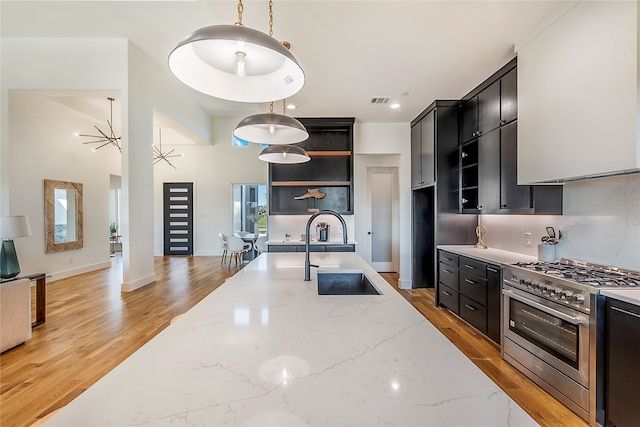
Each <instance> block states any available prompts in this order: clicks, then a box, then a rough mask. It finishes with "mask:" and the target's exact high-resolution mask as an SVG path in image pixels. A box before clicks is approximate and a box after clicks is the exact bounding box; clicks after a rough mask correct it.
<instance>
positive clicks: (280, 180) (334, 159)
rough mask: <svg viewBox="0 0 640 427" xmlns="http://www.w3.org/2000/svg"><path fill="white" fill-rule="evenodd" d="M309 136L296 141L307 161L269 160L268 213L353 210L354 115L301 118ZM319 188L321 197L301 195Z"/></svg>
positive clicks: (341, 211)
mask: <svg viewBox="0 0 640 427" xmlns="http://www.w3.org/2000/svg"><path fill="white" fill-rule="evenodd" d="M298 120H299V121H300V122H301V123H302V124H303V125H304V126H305V127H306V128H307V131H308V132H309V139H307V140H306V141H304V142H301V143H298V144H295V145H298V146H300V147H302V148H304V149H305V150H307V153H308V154H309V157H311V160H310V161H308V162H306V163H299V164H276V163H270V164H269V214H271V215H296V214H299V215H304V214H309V213H313V212H314V211H315V210H316V209H320V210H322V209H331V210H334V211H336V212H338V213H340V214H353V123H354V119H353V118H300V119H298ZM310 189H318V190H319V191H320V192H321V193H323V194H324V197H322V198H314V197H310V198H300V196H304V195H305V194H306V193H307V191H308V190H310Z"/></svg>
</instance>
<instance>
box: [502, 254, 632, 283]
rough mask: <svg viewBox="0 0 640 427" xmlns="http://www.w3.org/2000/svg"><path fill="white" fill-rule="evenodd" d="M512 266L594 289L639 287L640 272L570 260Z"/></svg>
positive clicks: (522, 263)
mask: <svg viewBox="0 0 640 427" xmlns="http://www.w3.org/2000/svg"><path fill="white" fill-rule="evenodd" d="M512 265H513V266H516V267H520V268H524V269H526V270H531V271H535V272H538V273H541V274H545V275H548V276H552V277H557V278H560V279H564V280H568V281H572V282H576V283H581V284H584V285H588V286H594V287H621V286H640V272H637V271H632V270H623V269H620V268H617V267H608V266H604V265H598V264H590V263H586V262H582V261H575V260H571V259H565V258H563V259H561V260H560V261H558V262H542V261H540V262H519V263H515V264H512Z"/></svg>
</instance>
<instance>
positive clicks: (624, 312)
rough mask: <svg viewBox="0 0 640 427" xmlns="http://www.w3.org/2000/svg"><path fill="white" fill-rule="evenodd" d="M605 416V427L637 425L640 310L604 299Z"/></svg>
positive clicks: (639, 372)
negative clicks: (605, 308) (605, 319)
mask: <svg viewBox="0 0 640 427" xmlns="http://www.w3.org/2000/svg"><path fill="white" fill-rule="evenodd" d="M606 331H607V334H606V337H607V345H606V365H607V367H606V387H605V406H606V409H605V413H606V418H607V422H606V424H605V425H606V426H607V427H631V426H634V427H637V426H638V423H639V422H640V405H639V404H638V403H639V402H640V369H639V368H638V361H639V360H640V307H639V306H636V305H633V304H627V303H625V302H624V301H618V300H615V299H611V298H607V327H606Z"/></svg>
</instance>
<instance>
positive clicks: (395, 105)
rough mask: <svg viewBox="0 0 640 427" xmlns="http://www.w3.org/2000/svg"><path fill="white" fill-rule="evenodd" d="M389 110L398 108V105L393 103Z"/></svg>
mask: <svg viewBox="0 0 640 427" xmlns="http://www.w3.org/2000/svg"><path fill="white" fill-rule="evenodd" d="M389 108H393V109H394V110H395V109H396V108H400V104H398V103H397V102H394V103H393V104H391V105H389Z"/></svg>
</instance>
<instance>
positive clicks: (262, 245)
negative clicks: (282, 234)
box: [254, 236, 269, 255]
mask: <svg viewBox="0 0 640 427" xmlns="http://www.w3.org/2000/svg"><path fill="white" fill-rule="evenodd" d="M268 239H269V238H268V237H267V236H260V237H258V238H257V239H256V242H255V243H254V247H255V249H256V251H257V252H258V255H260V254H261V253H263V252H267V251H268V248H267V240H268Z"/></svg>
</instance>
